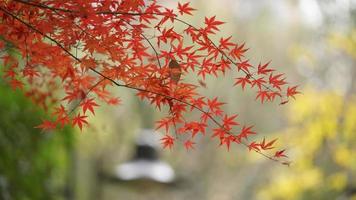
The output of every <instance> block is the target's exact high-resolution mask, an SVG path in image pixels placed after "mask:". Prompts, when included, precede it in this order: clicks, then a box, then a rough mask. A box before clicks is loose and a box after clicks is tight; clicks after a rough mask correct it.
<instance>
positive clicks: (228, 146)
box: [220, 135, 237, 151]
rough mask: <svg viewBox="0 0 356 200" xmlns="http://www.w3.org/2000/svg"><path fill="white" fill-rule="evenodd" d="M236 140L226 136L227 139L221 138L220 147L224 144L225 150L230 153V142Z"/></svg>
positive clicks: (232, 136) (234, 137) (233, 137)
mask: <svg viewBox="0 0 356 200" xmlns="http://www.w3.org/2000/svg"><path fill="white" fill-rule="evenodd" d="M236 140H237V139H236V136H234V135H228V136H227V137H224V138H222V140H221V144H220V146H221V145H224V144H225V145H226V147H227V150H228V151H230V145H231V142H235V141H236Z"/></svg>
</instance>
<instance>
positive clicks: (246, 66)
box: [237, 60, 252, 72]
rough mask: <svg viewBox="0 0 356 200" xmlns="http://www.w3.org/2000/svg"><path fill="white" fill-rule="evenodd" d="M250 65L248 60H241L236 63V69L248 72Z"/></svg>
mask: <svg viewBox="0 0 356 200" xmlns="http://www.w3.org/2000/svg"><path fill="white" fill-rule="evenodd" d="M250 67H252V65H251V64H250V63H249V60H245V61H242V62H240V63H237V69H238V71H240V70H244V71H245V72H249V71H250V70H249V68H250Z"/></svg>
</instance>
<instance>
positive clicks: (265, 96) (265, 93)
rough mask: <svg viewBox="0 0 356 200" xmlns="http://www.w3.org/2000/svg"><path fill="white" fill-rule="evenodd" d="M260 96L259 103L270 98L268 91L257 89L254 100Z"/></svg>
mask: <svg viewBox="0 0 356 200" xmlns="http://www.w3.org/2000/svg"><path fill="white" fill-rule="evenodd" d="M258 98H260V99H261V103H262V104H263V103H264V102H265V100H266V99H267V100H270V99H271V97H270V95H269V93H268V91H266V90H259V91H258V93H257V96H256V100H257V99H258Z"/></svg>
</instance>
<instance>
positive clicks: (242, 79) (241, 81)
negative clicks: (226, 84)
mask: <svg viewBox="0 0 356 200" xmlns="http://www.w3.org/2000/svg"><path fill="white" fill-rule="evenodd" d="M236 80H237V81H236V82H235V84H234V85H238V84H241V87H242V90H245V86H246V84H247V83H248V84H251V81H250V79H249V78H248V77H240V78H236Z"/></svg>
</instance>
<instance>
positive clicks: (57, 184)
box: [0, 0, 356, 200]
mask: <svg viewBox="0 0 356 200" xmlns="http://www.w3.org/2000/svg"><path fill="white" fill-rule="evenodd" d="M162 4H165V5H167V6H168V7H172V8H174V7H175V6H176V4H177V2H176V1H163V0H162ZM192 6H193V7H194V8H197V9H198V10H197V11H195V15H194V17H190V18H185V20H187V21H189V22H190V23H191V24H194V25H197V26H199V25H200V24H201V23H203V19H204V16H214V15H217V18H218V19H219V20H222V21H224V22H226V24H224V25H223V26H222V28H221V30H222V32H221V34H223V35H221V36H224V37H226V36H229V35H232V36H233V38H234V41H236V42H238V43H242V42H245V43H246V46H247V47H248V48H250V50H249V51H248V53H247V57H248V58H250V60H251V61H252V63H253V64H258V63H259V62H268V61H270V60H271V61H272V64H271V66H272V67H273V68H276V69H277V70H278V71H280V72H283V73H285V74H286V76H287V77H288V81H289V82H290V83H293V84H299V85H300V90H301V91H302V94H301V95H298V97H297V100H296V101H290V102H289V103H288V104H286V105H283V106H280V105H278V103H267V104H264V105H260V103H259V102H257V101H255V100H254V99H255V97H254V93H253V92H248V91H244V92H242V90H240V89H238V88H236V87H232V85H231V80H233V78H235V77H234V76H233V75H229V74H228V75H226V76H225V77H222V78H218V79H209V78H208V79H207V82H206V83H207V89H206V90H204V91H202V93H203V94H205V95H207V96H221V97H222V100H223V101H225V102H226V103H227V104H226V105H225V107H224V109H225V110H226V111H233V112H234V113H238V114H239V118H240V121H241V122H242V123H245V124H254V125H255V130H256V131H257V132H259V133H260V135H265V136H267V137H269V138H279V140H278V144H277V146H278V147H279V148H287V150H286V151H287V154H288V156H289V158H290V160H291V161H292V164H291V166H290V167H286V166H282V165H279V164H277V163H275V162H271V161H269V160H267V159H265V158H264V157H261V156H260V155H258V154H255V153H252V152H248V150H247V149H245V148H242V147H236V146H233V147H232V148H231V149H230V151H229V152H227V151H226V149H224V148H219V147H218V143H217V142H216V141H214V140H210V139H209V138H208V137H206V138H198V142H197V145H196V149H195V150H193V151H188V152H187V151H186V150H185V149H184V148H183V147H179V146H177V147H174V148H173V149H172V150H163V149H162V148H161V147H160V146H158V147H156V143H157V142H158V143H159V141H157V139H155V138H154V137H153V138H150V137H148V138H149V139H147V140H145V141H137V139H136V138H138V136H139V134H142V132H143V131H142V130H143V129H146V130H147V129H148V130H149V129H152V128H153V121H154V120H155V119H159V117H161V116H163V114H162V113H159V112H156V111H155V110H154V109H153V108H152V107H150V106H149V105H148V104H146V103H145V102H140V101H139V100H137V98H136V97H135V95H134V93H133V92H131V91H127V90H125V89H115V91H116V92H117V94H118V95H119V96H120V97H121V98H122V104H121V105H120V106H118V107H105V106H103V107H101V108H100V110H98V111H97V113H96V115H95V117H92V118H91V119H90V122H91V123H90V124H91V125H90V127H89V128H87V129H86V130H85V131H84V132H83V133H82V134H79V133H77V132H76V130H69V129H68V130H64V131H62V132H58V133H51V134H42V133H40V132H39V131H38V129H33V127H34V126H36V125H38V124H39V123H40V120H41V119H42V118H44V117H45V115H44V114H43V113H41V112H40V111H39V110H38V109H35V108H34V107H33V106H32V105H31V104H30V103H29V102H27V101H26V100H25V98H24V97H23V96H22V94H20V93H14V92H13V91H10V90H9V89H7V87H6V86H5V85H4V83H3V82H0V94H1V98H0V199H4V200H8V199H79V200H90V199H103V200H112V199H134V200H140V199H177V200H178V199H196V200H200V199H202V200H203V199H204V200H205V199H206V200H232V199H234V200H235V199H247V200H248V199H261V200H268V199H276V200H277V199H278V200H279V199H298V200H299V199H338V200H344V199H356V156H355V154H356V27H355V25H356V1H355V0H274V1H268V0H248V1H246V0H245V1H244V0H219V1H216V0H194V1H192ZM219 36H220V35H219ZM226 88H231V91H228V92H226ZM34 112H35V113H38V114H36V115H34V114H33V113H34ZM24 113H25V114H24ZM231 114H233V113H231ZM194 115H195V114H194V113H192V116H193V117H194ZM197 116H198V115H197ZM146 132H147V131H146ZM148 135H150V133H149V134H148ZM151 135H157V134H155V133H152V134H151ZM256 137H261V136H256ZM137 144H139V145H140V146H139V147H137ZM142 149H146V150H147V149H148V151H150V153H148V154H146V153H143V154H142V152H141V151H142ZM145 152H147V151H145ZM138 158H141V160H142V158H146V160H148V161H149V163H152V162H155V163H158V164H161V165H160V166H163V165H164V166H165V167H166V168H165V169H166V170H167V169H172V170H173V171H174V180H173V181H172V179H169V178H167V179H159V178H158V179H157V178H155V176H153V177H148V176H147V174H146V175H145V174H141V176H145V177H146V178H145V179H144V180H134V181H125V180H123V179H125V177H126V179H128V178H127V177H128V176H125V175H128V174H130V173H134V172H132V170H131V168H132V167H131V168H130V167H129V168H130V169H127V166H132V164H133V163H134V164H135V161H136V160H138ZM125 164H126V165H125ZM146 164H147V163H146ZM146 164H145V163H142V162H138V165H139V166H143V168H144V169H145V170H147V169H151V167H152V166H149V167H148V165H146ZM123 166H126V168H125V167H123ZM170 167H171V168H170ZM120 170H121V172H120ZM125 170H126V171H125ZM130 170H131V171H130ZM168 171H169V170H168ZM147 173H151V172H147ZM152 173H153V172H152ZM167 173H168V172H167ZM169 174H170V173H168V175H167V177H168V176H169ZM171 175H172V173H171ZM119 176H120V177H121V179H122V180H118V179H117V177H119ZM123 176H124V177H123ZM147 177H148V178H147ZM162 180H166V181H162Z"/></svg>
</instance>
